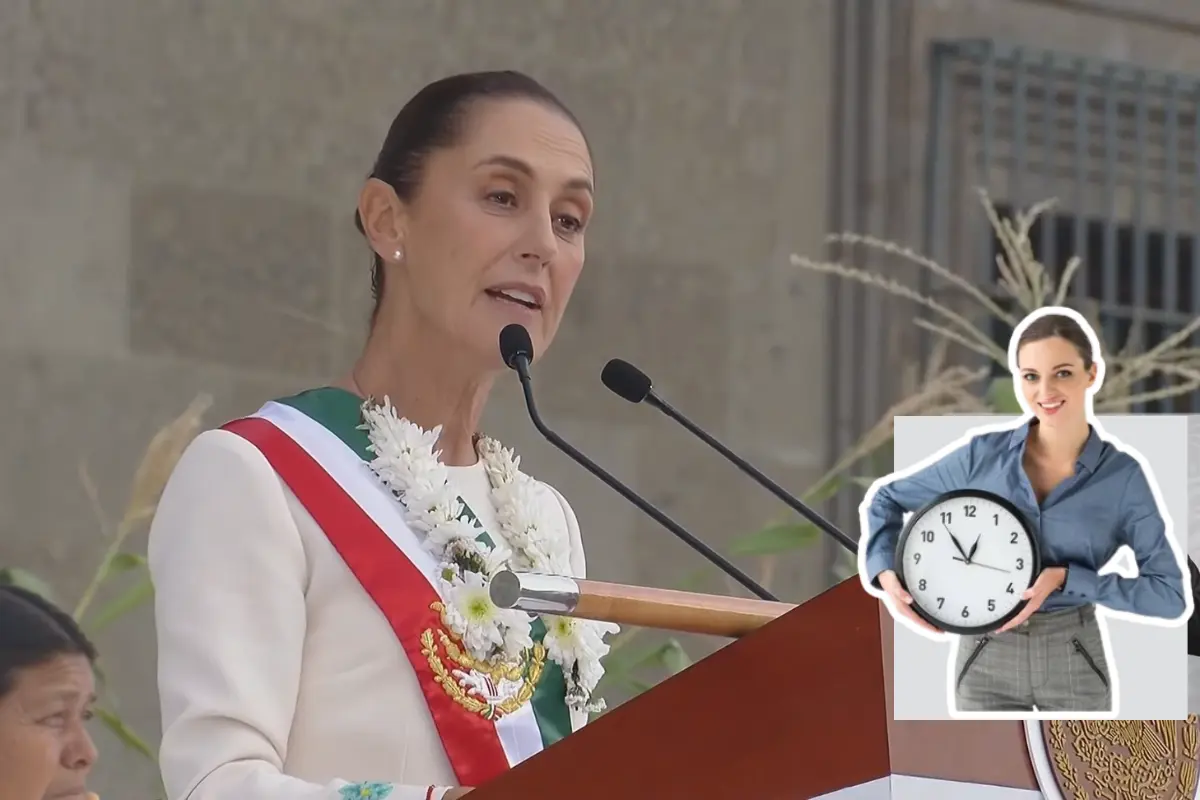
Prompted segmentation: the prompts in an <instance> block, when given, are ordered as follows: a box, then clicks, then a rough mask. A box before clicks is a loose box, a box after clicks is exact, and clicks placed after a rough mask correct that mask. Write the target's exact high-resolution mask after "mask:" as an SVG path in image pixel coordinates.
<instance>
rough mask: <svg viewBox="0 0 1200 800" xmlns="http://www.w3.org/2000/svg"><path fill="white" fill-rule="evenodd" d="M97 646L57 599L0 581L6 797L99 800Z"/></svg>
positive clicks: (1, 755)
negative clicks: (93, 781) (93, 786)
mask: <svg viewBox="0 0 1200 800" xmlns="http://www.w3.org/2000/svg"><path fill="white" fill-rule="evenodd" d="M95 660H96V650H95V648H94V647H93V646H92V644H91V642H89V641H88V640H87V637H86V636H84V634H83V632H82V631H81V630H80V629H79V626H78V625H76V624H75V620H73V619H71V616H70V615H69V614H67V613H65V612H64V611H62V610H60V609H59V608H57V607H56V606H55V605H54V604H53V603H50V602H49V601H47V600H45V599H44V598H42V597H40V596H39V595H36V594H34V593H32V592H28V591H25V590H24V589H20V588H17V587H15V586H0V798H3V800H96V796H95V795H94V794H91V793H89V792H88V791H87V788H86V785H87V779H88V776H89V774H90V773H91V771H92V767H93V766H94V765H95V763H96V746H95V745H94V744H93V743H92V737H91V735H90V734H89V733H88V729H87V728H88V720H90V719H91V718H92V704H93V703H94V702H95V693H96V681H95V675H94V671H93V665H94V663H95Z"/></svg>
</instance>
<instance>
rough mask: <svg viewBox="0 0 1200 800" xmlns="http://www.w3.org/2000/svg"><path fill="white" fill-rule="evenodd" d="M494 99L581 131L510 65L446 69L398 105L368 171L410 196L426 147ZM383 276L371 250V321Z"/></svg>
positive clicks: (438, 143) (446, 141) (445, 143)
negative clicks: (522, 104) (529, 106)
mask: <svg viewBox="0 0 1200 800" xmlns="http://www.w3.org/2000/svg"><path fill="white" fill-rule="evenodd" d="M499 99H522V100H533V101H535V102H539V103H542V104H544V105H545V106H547V107H549V108H551V109H553V110H555V111H557V112H559V113H560V114H562V115H563V116H565V117H566V118H567V119H569V120H570V121H571V122H573V123H574V124H575V126H576V127H577V128H579V129H580V132H581V133H582V131H583V126H582V125H580V124H579V120H577V119H576V118H575V115H574V114H572V113H571V111H570V110H569V109H568V108H567V107H566V106H565V105H564V104H563V103H562V101H560V100H559V99H558V98H557V97H555V95H554V94H553V93H552V92H551V91H550V90H549V89H547V88H546V87H545V86H542V84H540V83H538V82H537V81H536V80H534V79H533V78H531V77H529V76H528V75H524V74H522V73H520V72H515V71H512V70H503V71H496V72H467V73H462V74H459V75H451V76H449V77H447V78H442V79H441V80H437V81H434V82H433V83H431V84H429V85H428V86H426V87H425V88H424V89H422V90H421V91H419V92H417V93H416V94H415V95H413V97H412V99H411V100H409V101H408V102H407V103H406V104H405V105H404V108H402V109H400V113H399V114H397V115H396V118H395V119H394V120H393V121H392V125H391V127H390V128H389V129H388V133H387V137H386V138H385V139H384V140H383V147H382V148H380V150H379V155H378V157H376V159H375V166H374V167H373V168H372V169H371V174H370V177H372V178H377V179H379V180H381V181H383V182H384V183H386V184H388V185H389V186H391V187H392V189H394V190H395V192H396V196H397V197H399V198H400V200H401V201H403V202H410V201H411V200H412V199H413V198H414V197H415V196H416V194H417V190H418V189H420V187H421V181H422V179H423V177H424V168H425V164H426V162H427V160H428V157H429V155H430V153H432V152H434V151H435V150H441V149H443V148H447V147H453V146H454V145H455V144H457V143H458V141H459V139H460V137H461V136H462V134H463V130H464V128H465V125H464V123H465V122H466V120H467V115H468V112H469V111H470V110H471V106H472V104H474V103H475V102H476V101H480V100H499ZM354 224H355V226H356V227H357V228H358V231H359V233H362V234H364V235H365V234H366V231H365V230H364V229H363V222H362V217H361V216H360V215H359V213H358V212H357V211H355V212H354ZM383 276H384V271H383V259H382V258H380V257H379V255H378V254H375V255H374V256H373V261H372V265H371V296H372V298H373V299H374V301H375V309H374V311H372V313H371V319H372V321H374V319H375V316H376V315H377V314H378V313H379V301H380V298H381V297H382V296H383V280H384V277H383Z"/></svg>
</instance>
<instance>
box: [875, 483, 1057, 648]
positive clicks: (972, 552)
mask: <svg viewBox="0 0 1200 800" xmlns="http://www.w3.org/2000/svg"><path fill="white" fill-rule="evenodd" d="M897 556H898V559H897V560H898V561H899V562H900V563H899V567H900V569H899V572H900V574H901V577H902V579H903V582H904V587H905V589H907V590H908V593H909V594H910V595H912V598H913V604H914V606H917V607H918V611H919V613H921V615H922V616H924V617H926V618H927V619H928V621H929V622H931V623H933V624H934V625H935V626H936V627H938V628H940V629H941V630H945V631H950V632H952V633H977V632H983V631H988V630H994V629H995V628H997V627H999V626H1000V625H1002V624H1003V623H1004V622H1007V621H1008V620H1009V619H1011V618H1012V617H1013V616H1015V615H1016V613H1017V611H1018V608H1019V607H1020V606H1022V605H1023V604H1024V603H1023V601H1022V600H1021V593H1022V592H1024V591H1025V590H1026V589H1028V588H1029V587H1030V585H1031V584H1032V583H1033V581H1034V580H1035V579H1036V578H1037V574H1038V572H1039V570H1040V568H1041V564H1040V562H1039V553H1038V548H1037V545H1036V543H1035V542H1034V540H1033V537H1032V536H1031V535H1030V533H1029V531H1028V529H1027V528H1026V525H1025V522H1024V520H1023V519H1022V517H1021V515H1020V513H1019V512H1018V511H1017V510H1016V508H1015V507H1014V506H1013V505H1012V504H1011V503H1009V502H1008V501H1007V500H1004V499H1003V498H1001V497H999V496H996V495H992V494H990V493H988V492H979V491H962V492H950V493H947V494H945V495H943V496H942V497H940V498H938V499H937V500H936V501H934V502H933V503H931V504H930V505H928V506H926V507H925V508H923V509H921V510H920V511H918V512H916V513H915V514H914V515H913V516H912V518H911V519H910V520H909V522H908V524H907V525H906V526H905V530H904V534H903V535H902V537H901V540H900V548H899V553H898V554H897Z"/></svg>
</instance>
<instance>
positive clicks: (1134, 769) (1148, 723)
mask: <svg viewBox="0 0 1200 800" xmlns="http://www.w3.org/2000/svg"><path fill="white" fill-rule="evenodd" d="M1039 724H1040V725H1041V726H1042V738H1043V740H1044V741H1045V743H1046V755H1047V757H1048V759H1049V762H1050V769H1051V771H1052V772H1053V773H1054V779H1055V782H1056V783H1057V784H1058V789H1059V792H1061V793H1062V796H1063V800H1193V798H1195V796H1196V774H1197V770H1198V769H1200V751H1198V748H1197V735H1198V734H1200V726H1198V723H1197V717H1196V715H1194V714H1193V715H1191V716H1189V717H1188V718H1187V720H1163V719H1157V720H1155V719H1152V720H1128V721H1127V720H1051V721H1046V722H1041V723H1039Z"/></svg>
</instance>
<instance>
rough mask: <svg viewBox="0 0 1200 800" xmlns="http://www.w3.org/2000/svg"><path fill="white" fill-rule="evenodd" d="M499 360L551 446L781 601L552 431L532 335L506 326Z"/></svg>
mask: <svg viewBox="0 0 1200 800" xmlns="http://www.w3.org/2000/svg"><path fill="white" fill-rule="evenodd" d="M500 356H501V358H503V359H504V363H505V364H506V365H508V367H509V368H510V369H514V370H516V371H517V375H518V376H519V377H520V379H521V389H522V390H523V391H524V393H525V406H526V408H528V409H529V418H530V419H531V420H533V427H535V428H537V429H538V432H540V433H541V434H542V435H543V436H545V437H546V438H547V439H548V440H550V443H551V444H552V445H554V446H555V447H557V448H558V449H559V450H561V451H563V452H564V453H566V454H567V455H568V456H570V457H571V458H572V459H573V460H575V461H576V462H577V463H579V464H580V465H581V466H583V467H584V469H586V470H587V471H588V472H590V473H592V474H593V475H595V476H596V477H597V478H599V479H600V480H602V481H604V482H605V483H606V484H608V486H609V487H610V488H611V489H613V490H614V491H616V493H617V494H619V495H621V496H622V497H624V498H625V499H626V500H628V501H629V502H631V503H633V504H634V505H635V506H637V507H638V508H639V509H640V510H642V511H643V512H645V513H646V514H648V515H649V516H650V517H651V518H652V519H653V520H654V521H655V522H657V523H658V524H659V525H662V526H663V527H664V528H666V529H667V530H669V531H670V532H671V533H673V534H675V535H676V536H678V537H679V538H680V539H682V540H683V541H684V542H686V543H687V544H688V545H689V546H690V547H691V548H692V549H694V550H695V551H697V552H698V553H700V555H702V556H704V557H705V558H707V559H708V560H709V561H711V562H712V563H713V564H715V565H716V566H717V567H719V568H720V569H721V571H722V572H724V573H725V574H727V575H729V576H730V577H732V578H733V579H734V580H736V581H737V582H738V583H740V584H742V586H745V587H746V588H747V589H749V590H750V591H751V592H753V593H754V594H755V595H757V596H758V597H760V598H762V599H763V600H771V601H778V599H779V598H777V597H775V595H773V594H771V593H770V592H768V591H767V590H766V589H764V588H763V587H762V586H760V585H759V584H758V583H757V582H755V580H754V579H753V578H751V577H750V576H749V575H747V574H746V573H744V572H742V571H741V570H740V569H738V568H737V567H735V566H734V565H733V564H731V563H730V562H729V561H728V560H727V559H725V558H724V557H723V556H722V555H721V554H720V553H718V552H716V551H715V550H713V549H712V548H711V547H709V546H708V545H706V544H705V543H704V542H702V541H700V540H699V539H697V538H696V537H695V536H693V535H692V534H690V533H688V532H687V531H686V530H684V529H683V527H682V526H680V525H679V523H677V522H675V520H673V519H671V518H670V517H668V516H667V515H666V514H664V513H663V512H661V511H659V510H658V509H657V508H655V507H654V506H653V505H651V504H650V502H649V501H648V500H646V499H645V498H643V497H641V496H640V495H638V494H637V493H636V492H634V491H633V490H632V489H630V488H629V487H628V486H626V485H625V484H623V483H621V482H620V481H619V480H617V479H616V478H614V477H613V476H612V475H609V474H608V473H607V472H605V471H604V469H602V468H601V467H600V465H598V464H597V463H596V462H594V461H592V460H591V459H590V458H588V457H587V456H585V455H584V454H583V453H581V452H579V451H578V450H576V449H575V448H574V447H573V446H571V445H570V444H569V443H568V442H567V441H566V440H564V439H563V438H562V437H561V436H559V435H558V434H557V433H555V432H554V431H552V430H550V428H549V427H548V426H547V425H546V423H545V422H543V421H542V415H541V414H539V413H538V410H537V404H536V403H534V401H533V379H532V377H531V376H530V374H529V363H530V362H531V361H532V360H533V342H531V341H530V340H529V331H527V330H525V328H524V327H522V326H521V325H518V324H516V323H513V324H512V325H506V326H504V330H502V331H500Z"/></svg>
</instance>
